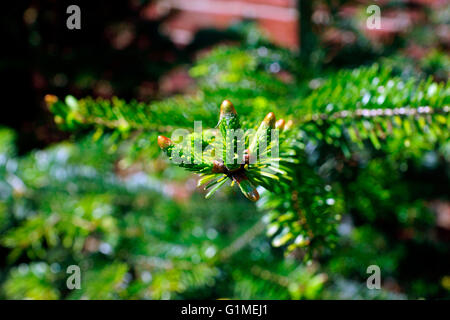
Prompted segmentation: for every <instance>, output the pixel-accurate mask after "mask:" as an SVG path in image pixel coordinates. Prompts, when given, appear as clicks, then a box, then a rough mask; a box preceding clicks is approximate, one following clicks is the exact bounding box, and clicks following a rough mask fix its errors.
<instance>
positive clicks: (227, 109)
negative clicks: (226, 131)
mask: <svg viewBox="0 0 450 320" xmlns="http://www.w3.org/2000/svg"><path fill="white" fill-rule="evenodd" d="M235 114H237V112H236V109H235V108H234V106H233V104H232V103H231V101H230V100H223V102H222V104H221V105H220V118H221V119H222V118H223V117H225V116H226V115H235Z"/></svg>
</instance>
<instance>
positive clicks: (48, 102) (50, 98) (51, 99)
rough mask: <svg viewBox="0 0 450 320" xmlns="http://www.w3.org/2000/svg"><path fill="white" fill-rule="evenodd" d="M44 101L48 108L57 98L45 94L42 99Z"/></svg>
mask: <svg viewBox="0 0 450 320" xmlns="http://www.w3.org/2000/svg"><path fill="white" fill-rule="evenodd" d="M44 101H45V103H46V104H47V105H48V106H51V105H52V104H54V103H55V102H57V101H58V97H57V96H55V95H53V94H46V95H45V97H44Z"/></svg>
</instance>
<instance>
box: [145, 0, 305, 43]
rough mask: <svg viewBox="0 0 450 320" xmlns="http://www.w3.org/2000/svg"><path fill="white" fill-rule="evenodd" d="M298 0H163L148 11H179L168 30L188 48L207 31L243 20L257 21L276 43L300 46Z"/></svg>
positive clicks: (170, 19) (168, 25)
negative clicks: (197, 35)
mask: <svg viewBox="0 0 450 320" xmlns="http://www.w3.org/2000/svg"><path fill="white" fill-rule="evenodd" d="M296 2H297V0H163V1H160V2H157V3H156V4H153V5H152V7H151V8H149V9H148V10H147V14H148V15H149V16H151V15H152V14H155V12H158V11H159V12H161V11H167V10H175V12H176V13H175V14H173V15H172V17H171V18H169V19H168V21H167V22H165V24H164V26H163V28H164V31H165V32H166V33H167V34H169V36H170V37H171V38H172V40H173V41H174V42H175V43H178V44H180V45H185V44H188V43H189V42H190V40H191V39H192V37H193V36H194V34H195V32H196V31H198V30H200V29H203V28H218V29H225V28H227V27H228V26H230V25H231V24H232V23H235V22H237V21H240V20H243V19H249V18H251V19H254V20H255V21H257V22H258V24H259V25H260V27H261V28H262V29H263V30H264V31H265V32H266V34H267V36H268V37H269V38H270V39H271V40H273V41H274V42H275V43H277V44H279V45H282V46H286V47H289V48H297V47H298V36H297V31H298V30H297V28H298V27H297V10H296Z"/></svg>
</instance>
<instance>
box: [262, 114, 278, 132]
mask: <svg viewBox="0 0 450 320" xmlns="http://www.w3.org/2000/svg"><path fill="white" fill-rule="evenodd" d="M276 121H277V119H276V118H275V113H273V112H269V113H268V114H267V115H266V117H265V118H264V120H263V122H264V123H265V124H267V125H268V126H269V127H271V128H272V129H273V128H275V122H276Z"/></svg>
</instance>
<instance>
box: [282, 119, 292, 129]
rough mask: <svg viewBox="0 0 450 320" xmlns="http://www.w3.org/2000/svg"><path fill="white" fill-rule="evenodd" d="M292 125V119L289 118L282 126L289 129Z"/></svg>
mask: <svg viewBox="0 0 450 320" xmlns="http://www.w3.org/2000/svg"><path fill="white" fill-rule="evenodd" d="M293 125H294V121H292V120H289V121H288V122H286V125H285V126H284V128H285V129H286V130H289V129H290V128H292V126H293Z"/></svg>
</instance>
